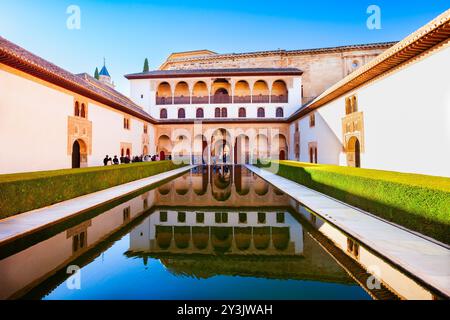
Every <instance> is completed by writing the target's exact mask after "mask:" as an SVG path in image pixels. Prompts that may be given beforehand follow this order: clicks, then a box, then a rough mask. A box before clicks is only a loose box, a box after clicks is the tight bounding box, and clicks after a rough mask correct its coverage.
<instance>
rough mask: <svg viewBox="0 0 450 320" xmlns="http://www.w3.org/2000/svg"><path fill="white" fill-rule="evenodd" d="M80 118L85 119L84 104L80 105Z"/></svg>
mask: <svg viewBox="0 0 450 320" xmlns="http://www.w3.org/2000/svg"><path fill="white" fill-rule="evenodd" d="M80 116H81V117H82V118H86V106H85V105H84V103H82V104H81V112H80Z"/></svg>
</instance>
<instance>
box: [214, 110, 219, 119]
mask: <svg viewBox="0 0 450 320" xmlns="http://www.w3.org/2000/svg"><path fill="white" fill-rule="evenodd" d="M214 117H216V118H220V108H216V109H215V110H214Z"/></svg>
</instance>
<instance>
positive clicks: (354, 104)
mask: <svg viewBox="0 0 450 320" xmlns="http://www.w3.org/2000/svg"><path fill="white" fill-rule="evenodd" d="M353 112H358V101H357V100H356V96H350V97H347V98H345V114H350V113H353Z"/></svg>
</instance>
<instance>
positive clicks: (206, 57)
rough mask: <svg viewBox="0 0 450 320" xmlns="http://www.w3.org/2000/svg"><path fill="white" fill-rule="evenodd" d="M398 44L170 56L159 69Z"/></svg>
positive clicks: (383, 47) (386, 45) (376, 47)
mask: <svg viewBox="0 0 450 320" xmlns="http://www.w3.org/2000/svg"><path fill="white" fill-rule="evenodd" d="M396 43H397V42H380V43H369V44H355V45H346V46H336V47H327V48H312V49H299V50H267V51H255V52H243V53H225V54H209V55H204V56H194V57H180V58H172V55H170V56H169V57H168V58H167V60H166V61H165V62H164V63H163V64H162V65H161V66H160V67H159V69H160V70H165V69H166V68H167V66H168V65H170V64H171V63H179V62H200V61H209V60H225V59H248V58H256V57H267V56H299V55H311V54H326V53H339V52H345V51H349V50H370V49H373V50H375V49H383V50H385V49H387V48H390V47H392V46H393V45H394V44H396Z"/></svg>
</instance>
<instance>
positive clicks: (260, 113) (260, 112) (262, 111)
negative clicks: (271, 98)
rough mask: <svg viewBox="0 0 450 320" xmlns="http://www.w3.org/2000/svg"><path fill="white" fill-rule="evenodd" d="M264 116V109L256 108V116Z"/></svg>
mask: <svg viewBox="0 0 450 320" xmlns="http://www.w3.org/2000/svg"><path fill="white" fill-rule="evenodd" d="M265 116H266V113H265V111H264V108H262V107H260V108H258V118H264V117H265Z"/></svg>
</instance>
